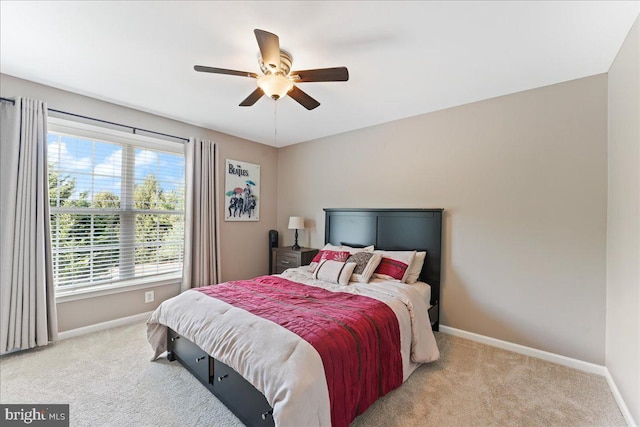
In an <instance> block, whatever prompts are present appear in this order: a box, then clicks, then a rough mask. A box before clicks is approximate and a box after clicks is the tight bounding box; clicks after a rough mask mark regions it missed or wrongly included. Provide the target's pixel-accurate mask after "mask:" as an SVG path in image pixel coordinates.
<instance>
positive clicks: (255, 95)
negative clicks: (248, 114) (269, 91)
mask: <svg viewBox="0 0 640 427" xmlns="http://www.w3.org/2000/svg"><path fill="white" fill-rule="evenodd" d="M262 95H264V92H263V91H262V89H260V88H257V89H256V90H254V91H253V92H251V95H249V96H247V97H246V98H245V100H244V101H242V102H241V103H240V106H241V107H250V106H252V105H253V104H255V103H256V102H257V101H258V99H260V98H262Z"/></svg>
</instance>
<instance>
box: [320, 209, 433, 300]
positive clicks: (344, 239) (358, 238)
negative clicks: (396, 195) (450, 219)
mask: <svg viewBox="0 0 640 427" xmlns="http://www.w3.org/2000/svg"><path fill="white" fill-rule="evenodd" d="M324 211H325V225H324V240H325V243H331V244H333V245H341V244H344V245H349V246H355V247H357V246H369V245H374V246H375V248H376V249H383V250H388V251H401V250H417V251H426V252H427V257H426V259H425V262H424V265H423V266H422V273H421V274H420V280H421V281H422V282H425V283H428V284H429V285H430V286H431V304H435V303H436V302H438V301H439V300H440V271H441V265H440V264H441V252H442V248H441V244H442V211H443V209H325V210H324Z"/></svg>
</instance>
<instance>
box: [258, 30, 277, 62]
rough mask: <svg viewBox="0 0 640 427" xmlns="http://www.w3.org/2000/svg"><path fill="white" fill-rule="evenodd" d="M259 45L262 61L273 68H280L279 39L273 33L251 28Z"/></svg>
mask: <svg viewBox="0 0 640 427" xmlns="http://www.w3.org/2000/svg"><path fill="white" fill-rule="evenodd" d="M253 32H254V34H255V35H256V40H257V41H258V47H260V55H261V56H262V62H264V64H265V65H266V66H267V67H268V68H270V69H274V70H279V69H280V39H279V38H278V36H276V35H275V34H272V33H270V32H268V31H264V30H258V29H255V30H253Z"/></svg>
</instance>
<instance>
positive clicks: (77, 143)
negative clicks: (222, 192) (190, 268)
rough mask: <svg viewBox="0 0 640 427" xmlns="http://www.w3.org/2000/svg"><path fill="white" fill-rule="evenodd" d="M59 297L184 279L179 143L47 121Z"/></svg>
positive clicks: (181, 158)
mask: <svg viewBox="0 0 640 427" xmlns="http://www.w3.org/2000/svg"><path fill="white" fill-rule="evenodd" d="M49 129H50V130H49V135H48V166H49V199H50V214H51V215H50V218H51V238H52V247H53V272H54V282H55V286H56V291H57V292H60V291H66V290H75V289H78V288H92V289H95V288H101V289H102V288H104V287H105V286H108V287H116V286H125V285H129V284H134V283H136V280H137V282H140V280H139V279H141V278H149V280H153V279H154V278H156V279H160V278H168V277H180V276H181V273H182V256H183V249H184V177H185V174H184V171H185V168H184V155H183V147H182V144H176V143H171V142H167V141H162V140H156V139H154V138H148V137H143V136H137V135H131V134H125V133H122V132H118V131H112V130H109V129H101V128H97V127H94V126H88V125H81V124H70V123H69V122H63V121H59V120H52V119H50V127H49Z"/></svg>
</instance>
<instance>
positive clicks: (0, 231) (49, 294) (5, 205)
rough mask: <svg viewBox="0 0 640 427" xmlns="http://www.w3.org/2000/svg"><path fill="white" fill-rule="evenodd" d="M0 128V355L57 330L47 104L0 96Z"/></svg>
mask: <svg viewBox="0 0 640 427" xmlns="http://www.w3.org/2000/svg"><path fill="white" fill-rule="evenodd" d="M0 105H1V108H2V110H1V116H0V120H1V126H0V128H1V131H0V203H1V205H0V354H4V353H7V352H10V351H14V350H25V349H28V348H32V347H36V346H41V345H46V344H47V343H48V342H49V341H55V340H56V339H57V335H58V321H57V316H56V305H55V296H54V288H53V268H52V258H51V236H50V233H49V178H48V173H47V105H46V104H45V103H44V102H42V101H37V100H32V99H26V98H16V99H15V104H11V103H10V102H6V101H2V102H1V103H0Z"/></svg>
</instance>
